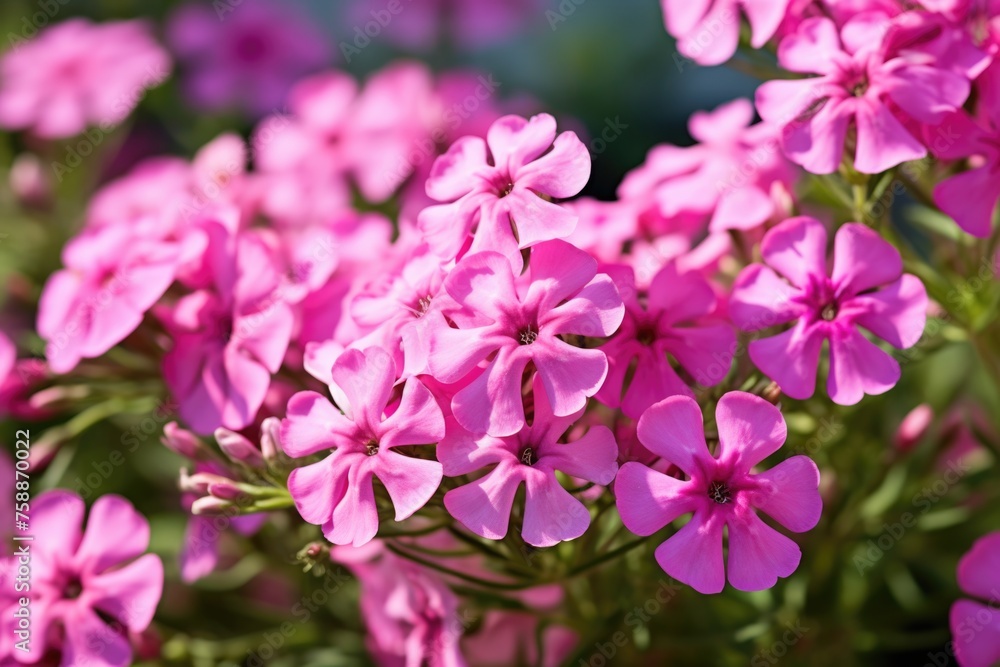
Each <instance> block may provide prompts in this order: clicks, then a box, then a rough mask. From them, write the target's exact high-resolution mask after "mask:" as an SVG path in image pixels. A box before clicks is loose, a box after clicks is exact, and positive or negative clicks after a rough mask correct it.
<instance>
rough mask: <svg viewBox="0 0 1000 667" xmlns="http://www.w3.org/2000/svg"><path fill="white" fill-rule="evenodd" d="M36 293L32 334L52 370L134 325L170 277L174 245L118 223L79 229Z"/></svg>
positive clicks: (70, 364) (65, 367) (97, 351)
mask: <svg viewBox="0 0 1000 667" xmlns="http://www.w3.org/2000/svg"><path fill="white" fill-rule="evenodd" d="M62 259H63V264H64V265H65V267H66V268H64V269H62V270H60V271H57V272H56V273H55V274H53V275H52V276H51V277H50V278H49V280H48V282H47V283H46V285H45V289H44V291H43V292H42V296H41V300H40V303H39V309H38V333H39V335H40V336H41V337H42V338H43V339H45V341H46V343H47V344H46V347H45V356H46V358H47V359H48V362H49V366H50V367H51V368H52V370H53V371H55V372H56V373H68V372H69V371H71V370H73V368H74V367H76V365H77V364H78V363H79V362H80V360H81V359H92V358H95V357H99V356H101V355H102V354H104V353H105V352H107V351H108V350H110V349H111V348H112V347H114V346H115V345H117V344H118V343H120V342H122V341H123V340H124V339H125V338H126V337H127V336H128V335H129V334H131V333H132V332H133V331H135V330H136V328H137V327H138V326H139V324H140V323H141V322H142V319H143V316H144V315H145V313H146V311H147V310H149V309H150V308H151V307H152V306H153V304H155V303H156V302H157V301H158V300H159V299H160V297H162V296H163V294H164V292H166V290H167V288H168V287H170V285H171V283H173V281H174V276H175V275H176V272H177V267H178V261H179V259H180V251H179V247H178V246H177V244H173V243H166V242H160V241H158V240H156V239H155V238H153V239H150V238H147V237H146V236H145V235H143V234H141V233H138V232H137V231H136V230H133V229H130V228H128V227H126V226H123V225H119V226H114V227H105V228H101V229H97V230H89V231H85V232H83V233H82V234H81V235H80V236H77V237H76V238H75V239H73V240H72V241H70V243H69V244H68V245H67V246H66V247H65V249H64V250H63V256H62Z"/></svg>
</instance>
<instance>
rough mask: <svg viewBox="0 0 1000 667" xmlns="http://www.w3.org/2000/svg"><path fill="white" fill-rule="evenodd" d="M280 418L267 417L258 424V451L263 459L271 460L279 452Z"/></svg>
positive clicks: (275, 458) (273, 459) (275, 457)
mask: <svg viewBox="0 0 1000 667" xmlns="http://www.w3.org/2000/svg"><path fill="white" fill-rule="evenodd" d="M280 433H281V420H280V419H278V418H277V417H268V418H267V419H265V420H264V422H263V423H262V424H261V425H260V452H261V454H262V455H263V456H264V460H265V461H268V462H272V461H275V460H277V458H278V454H279V453H280V452H281V440H280V439H279V434H280Z"/></svg>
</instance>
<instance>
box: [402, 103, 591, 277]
mask: <svg viewBox="0 0 1000 667" xmlns="http://www.w3.org/2000/svg"><path fill="white" fill-rule="evenodd" d="M589 178H590V155H589V154H588V153H587V147H586V146H584V145H583V142H582V141H580V139H579V138H578V137H577V136H576V135H575V134H574V133H572V132H563V133H562V134H559V135H558V136H557V135H556V121H555V118H553V117H552V116H550V115H548V114H539V115H537V116H533V117H531V119H528V120H526V119H524V118H521V117H520V116H504V117H503V118H500V119H499V120H497V121H496V122H495V123H493V125H492V126H491V127H490V129H489V132H488V133H487V135H486V139H485V140H483V139H481V138H479V137H463V138H461V139H459V140H458V141H456V142H455V143H453V144H452V145H451V148H449V149H448V152H447V153H445V154H444V155H442V156H441V157H439V158H438V159H437V160H436V161H435V162H434V166H433V168H432V169H431V174H430V177H429V178H428V179H427V194H428V195H429V196H430V197H431V198H432V199H434V200H436V201H440V202H448V203H446V204H443V205H440V206H432V207H429V208H427V209H425V210H424V211H423V212H421V214H420V219H419V224H420V228H421V230H422V231H423V233H424V235H425V237H426V239H427V242H428V244H429V245H430V247H431V249H432V250H433V251H434V252H435V253H437V254H439V255H441V256H442V257H445V258H446V259H451V258H453V257H456V256H458V255H459V253H461V252H462V251H463V249H464V247H465V245H466V244H467V243H468V242H469V238H468V237H469V235H470V234H473V238H472V240H471V245H470V246H469V249H468V252H469V253H475V252H478V251H480V250H491V251H495V252H499V253H501V254H503V255H505V256H506V257H507V258H508V259H509V260H510V262H511V263H512V264H513V265H514V266H515V268H516V269H520V268H521V254H520V249H522V248H528V247H531V246H533V245H535V244H536V243H539V242H541V241H547V240H549V239H556V238H560V237H563V236H566V235H568V234H569V233H571V232H572V231H573V228H574V227H575V226H576V216H575V215H574V214H573V213H572V212H570V211H569V210H567V209H565V208H563V207H561V206H559V205H558V204H555V203H553V202H552V201H550V200H551V199H565V198H567V197H572V196H573V195H575V194H577V193H579V192H580V190H582V189H583V186H584V185H586V184H587V180H588V179H589Z"/></svg>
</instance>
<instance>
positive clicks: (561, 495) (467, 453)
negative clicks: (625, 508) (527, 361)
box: [438, 375, 618, 547]
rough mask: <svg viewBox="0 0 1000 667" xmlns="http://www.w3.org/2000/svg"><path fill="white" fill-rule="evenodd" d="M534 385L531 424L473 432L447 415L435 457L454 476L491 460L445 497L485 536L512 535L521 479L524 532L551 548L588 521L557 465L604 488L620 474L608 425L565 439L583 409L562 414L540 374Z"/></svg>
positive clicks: (582, 529) (459, 516)
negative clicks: (505, 431) (506, 432)
mask: <svg viewBox="0 0 1000 667" xmlns="http://www.w3.org/2000/svg"><path fill="white" fill-rule="evenodd" d="M532 385H533V389H534V391H533V392H532V394H533V396H534V402H535V406H534V419H533V421H532V423H531V426H525V427H524V428H523V429H522V430H521V431H520V432H519V433H517V434H514V435H511V436H508V437H503V438H495V437H491V436H489V435H480V436H476V435H473V434H471V433H469V432H468V431H466V430H465V429H464V428H462V427H461V425H460V424H459V423H458V422H457V421H456V420H455V419H454V418H452V417H449V418H448V420H447V434H446V435H445V437H444V440H442V441H441V443H440V444H439V445H438V459H439V460H440V461H441V463H442V464H443V465H444V474H446V475H448V476H449V477H459V476H461V475H468V474H471V473H474V472H476V471H477V470H481V469H483V468H485V467H487V466H493V467H492V469H491V470H490V471H489V472H488V473H486V474H485V475H483V476H482V477H480V478H478V479H476V480H475V481H473V482H470V483H469V484H466V485H464V486H460V487H458V488H457V489H452V490H451V491H449V492H448V493H446V494H445V496H444V506H445V507H446V508H447V509H448V512H449V513H450V514H451V515H452V516H453V517H455V518H456V519H458V520H459V521H461V522H462V524H463V525H465V527H466V528H468V529H469V530H471V531H472V532H473V533H475V534H477V535H480V536H481V537H485V538H488V539H491V540H499V539H502V538H503V537H504V536H505V535H506V534H507V528H508V524H509V522H510V512H511V508H512V507H513V504H514V495H515V494H516V493H517V490H518V488H520V486H521V484H522V483H523V484H524V485H525V492H526V493H525V501H524V525H523V526H522V527H521V536H522V537H523V538H524V541H525V542H527V543H528V544H530V545H532V546H536V547H550V546H552V545H554V544H558V543H559V542H562V541H564V540H574V539H576V538H578V537H580V536H581V535H583V533H584V532H585V531H586V530H587V527H588V526H589V525H590V512H588V511H587V508H586V507H585V506H584V505H583V503H581V502H580V501H579V500H578V499H577V498H575V497H574V496H573V494H571V493H570V492H569V491H567V490H566V489H564V488H563V486H562V484H560V483H559V479H558V478H557V477H556V471H559V472H562V473H564V474H566V475H569V476H570V477H578V478H580V479H584V480H587V481H588V482H593V483H594V484H600V485H603V486H606V485H608V484H610V483H611V482H612V480H614V478H615V473H617V472H618V445H617V444H616V443H615V438H614V436H613V435H612V434H611V430H610V429H608V427H606V426H591V427H590V430H589V431H587V433H586V434H585V435H583V436H581V437H580V438H579V439H577V440H575V441H573V442H570V443H560V442H559V440H560V439H561V438H562V437H563V434H564V433H565V432H566V431H567V429H569V428H570V427H571V426H572V425H573V422H575V421H576V420H577V419H579V418H580V417H581V416H582V415H583V409H582V408H581V409H580V410H579V411H577V412H575V413H573V414H570V415H566V416H562V417H558V416H556V415H554V414H553V413H552V406H551V405H550V404H549V400H548V397H547V396H546V394H545V392H544V391H542V381H541V380H540V379H539V377H538V376H537V375H536V376H535V378H534V381H533V383H532ZM494 464H495V465H494Z"/></svg>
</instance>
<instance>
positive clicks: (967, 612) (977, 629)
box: [949, 532, 1000, 667]
mask: <svg viewBox="0 0 1000 667" xmlns="http://www.w3.org/2000/svg"><path fill="white" fill-rule="evenodd" d="M957 577H958V586H959V588H961V589H962V592H963V593H965V594H966V595H969V596H970V597H973V598H977V599H976V600H958V601H956V602H955V604H953V605H952V607H951V614H950V616H949V620H950V624H951V634H952V643H953V645H954V647H955V658H956V659H957V660H958V664H959V665H961V667H992V666H993V665H996V664H997V662H1000V611H997V606H998V605H1000V532H994V533H990V534H988V535H986V536H985V537H981V538H980V539H978V540H976V543H975V544H973V545H972V549H970V550H969V552H968V553H966V554H965V556H963V557H962V560H961V561H959V563H958V572H957Z"/></svg>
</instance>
